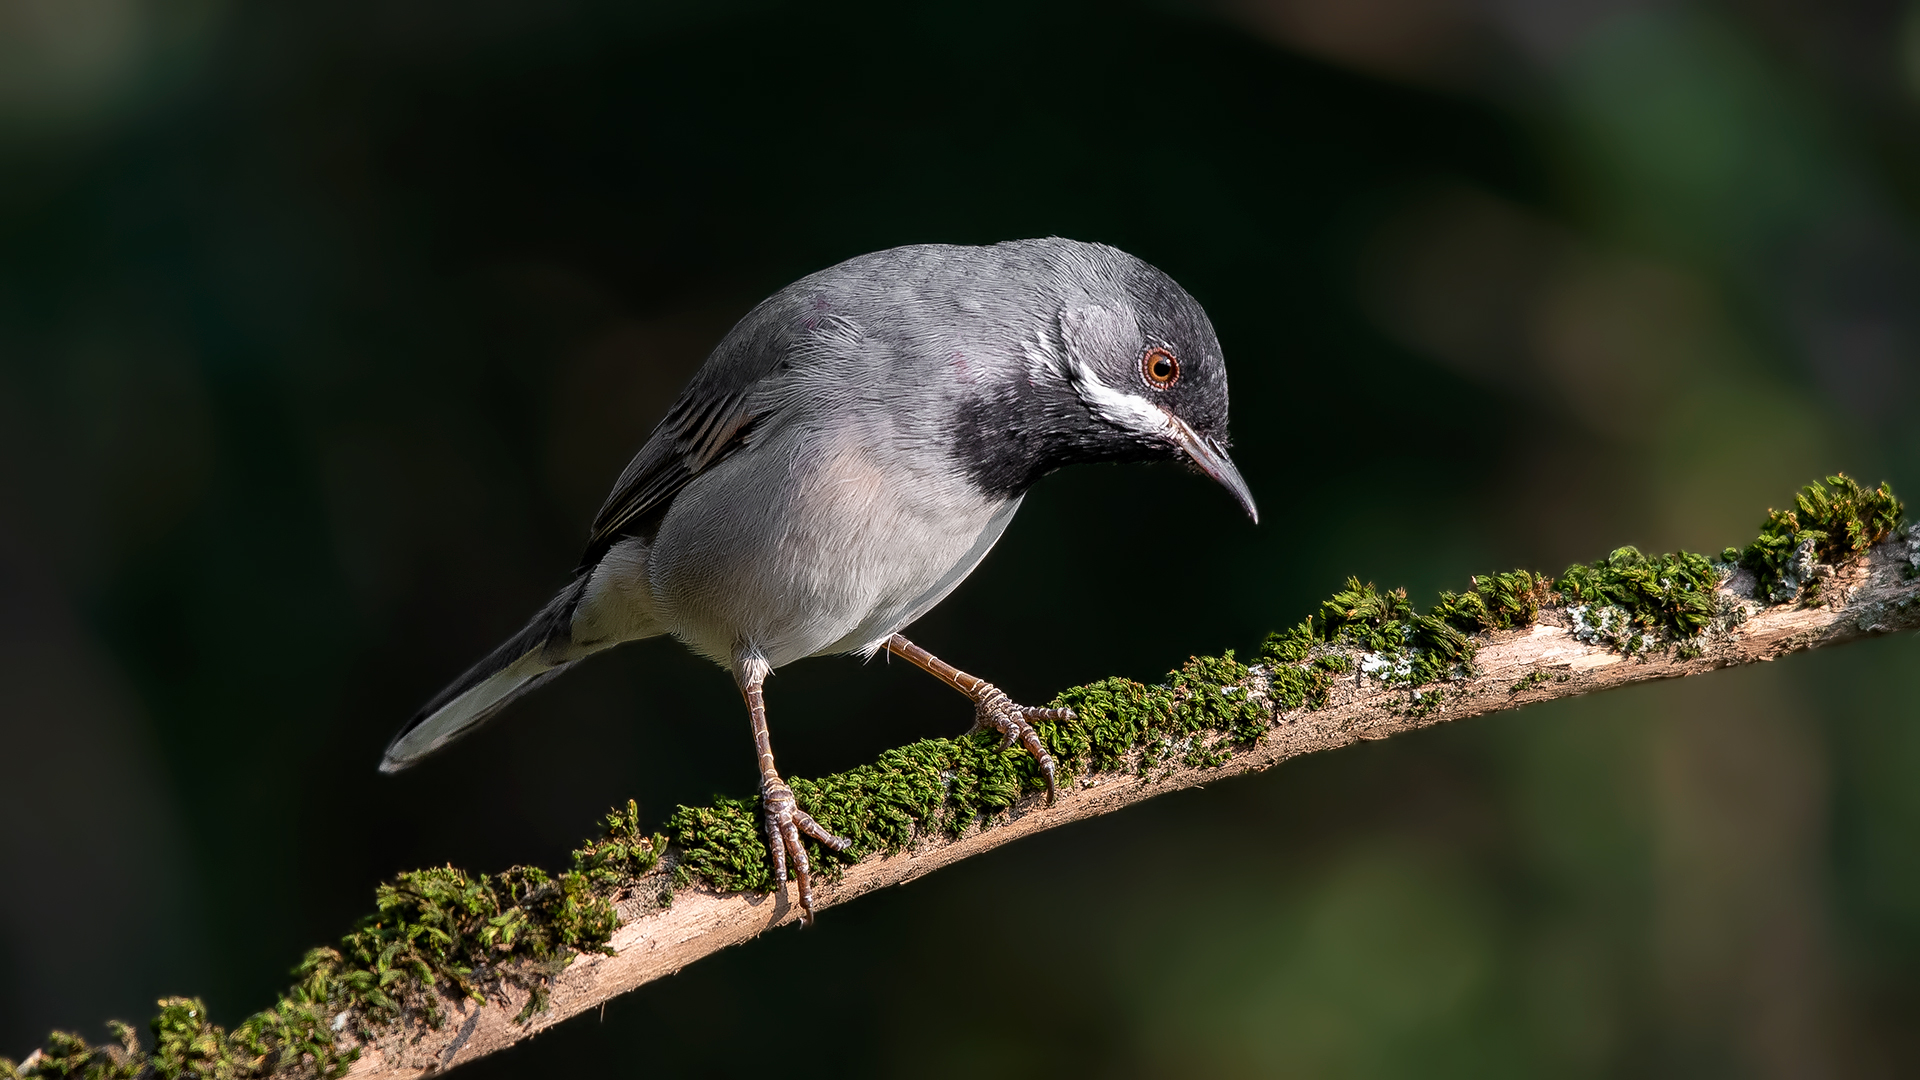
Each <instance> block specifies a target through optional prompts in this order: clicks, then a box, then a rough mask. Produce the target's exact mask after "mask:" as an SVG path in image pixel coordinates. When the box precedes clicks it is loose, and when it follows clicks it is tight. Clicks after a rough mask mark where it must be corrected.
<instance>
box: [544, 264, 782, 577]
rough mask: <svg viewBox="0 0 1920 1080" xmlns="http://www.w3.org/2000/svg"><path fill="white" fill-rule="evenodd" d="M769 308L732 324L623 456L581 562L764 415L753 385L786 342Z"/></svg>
mask: <svg viewBox="0 0 1920 1080" xmlns="http://www.w3.org/2000/svg"><path fill="white" fill-rule="evenodd" d="M772 309H773V304H772V302H768V303H763V304H761V305H760V307H758V308H756V309H755V310H754V311H753V312H752V313H750V314H749V315H748V316H747V317H746V318H745V319H742V320H741V321H740V324H739V325H738V326H736V327H734V329H733V331H732V332H731V333H729V334H728V335H727V337H726V339H725V340H723V341H722V342H721V343H720V346H719V348H717V349H715V350H714V354H713V356H712V357H711V358H709V359H708V361H707V363H706V364H705V365H703V366H702V367H701V369H700V371H699V372H698V373H696V374H695V375H694V377H693V381H692V382H690V383H688V384H687V388H686V389H685V390H683V391H681V393H680V398H679V400H677V401H675V402H674V403H673V408H671V409H669V410H667V415H666V418H665V419H664V420H661V421H660V426H659V427H656V428H654V429H653V435H652V436H651V437H649V438H648V439H647V444H646V445H645V446H643V447H641V448H640V452H639V453H638V454H636V455H634V458H633V461H631V462H630V463H628V465H627V468H626V471H625V472H622V473H621V474H620V480H619V482H618V483H616V484H615V485H614V486H613V494H611V495H609V496H607V501H606V504H605V505H604V506H602V507H601V508H600V512H599V513H598V514H596V515H595V516H594V519H593V532H592V534H591V535H590V536H588V538H587V550H586V553H585V554H583V555H582V556H581V557H580V569H581V570H586V569H588V568H590V567H592V566H593V565H594V564H596V563H598V562H599V561H600V559H601V557H602V556H604V555H605V554H606V553H607V549H608V548H610V547H612V546H613V545H614V544H615V543H617V542H618V541H619V540H620V539H621V538H622V537H626V536H633V535H636V534H642V533H645V532H646V531H647V530H648V528H650V527H651V526H653V525H655V524H657V523H658V521H659V519H660V516H661V515H662V514H664V513H665V512H666V509H667V506H668V504H669V503H671V502H672V501H673V497H674V495H675V494H677V493H678V492H679V491H680V489H681V488H683V487H686V486H687V484H688V483H689V482H690V481H692V480H693V478H694V477H696V476H699V475H700V474H701V473H703V472H705V471H706V470H708V469H710V468H712V467H713V466H714V465H716V464H718V463H719V462H721V461H723V460H725V459H726V457H727V455H729V454H731V453H733V452H734V451H735V450H737V449H739V448H740V446H741V444H743V443H744V442H745V441H746V439H747V436H748V434H750V433H751V432H752V431H753V429H754V428H755V427H756V426H757V425H758V424H759V423H760V422H761V421H763V420H764V419H765V418H766V415H765V406H764V404H759V403H756V401H755V397H756V395H755V391H756V390H758V389H759V387H760V383H761V380H763V379H764V378H766V376H767V375H769V374H771V373H772V372H773V371H775V370H777V369H778V368H780V367H781V366H782V363H783V361H784V359H785V357H786V355H787V351H788V346H789V344H790V342H791V338H790V336H789V334H788V333H787V332H785V330H784V328H783V327H782V326H781V324H780V320H779V319H777V318H776V317H775V311H774V310H772Z"/></svg>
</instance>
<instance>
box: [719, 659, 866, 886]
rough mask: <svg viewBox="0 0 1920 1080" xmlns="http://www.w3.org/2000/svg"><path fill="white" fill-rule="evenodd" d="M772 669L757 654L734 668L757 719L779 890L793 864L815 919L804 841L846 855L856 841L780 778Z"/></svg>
mask: <svg viewBox="0 0 1920 1080" xmlns="http://www.w3.org/2000/svg"><path fill="white" fill-rule="evenodd" d="M771 670H772V669H771V668H770V667H768V666H767V662H766V661H765V660H763V659H761V658H760V657H757V656H749V657H745V658H743V659H741V660H739V661H736V662H735V664H734V678H735V679H736V680H738V681H739V683H740V693H741V694H742V695H743V696H744V697H745V698H746V699H747V712H748V713H749V714H750V715H751V716H752V718H753V746H754V749H756V750H758V751H759V752H760V806H761V809H762V810H763V811H764V812H765V814H766V818H765V821H764V824H765V826H766V830H767V847H769V848H771V849H772V850H773V880H774V882H775V885H774V888H775V889H776V890H778V891H780V892H785V891H786V888H787V860H788V859H789V858H791V859H792V860H793V876H794V877H795V878H797V879H798V880H799V882H800V920H801V921H802V922H806V923H811V922H812V921H813V873H812V871H813V868H812V867H810V866H808V865H807V849H806V847H805V845H803V844H802V843H801V840H800V834H802V833H805V834H806V835H808V836H811V837H813V838H814V839H815V840H818V841H820V842H821V843H822V844H825V845H826V846H827V847H830V848H832V849H833V850H835V851H845V850H847V848H849V847H851V846H853V841H851V840H848V839H845V838H843V837H839V836H835V835H833V834H832V833H830V832H828V831H827V830H826V829H824V828H822V827H821V826H820V823H819V822H817V821H815V820H813V816H812V815H811V814H808V813H807V812H806V811H805V810H802V809H800V807H799V806H798V805H797V804H795V802H794V801H793V789H792V788H790V787H788V786H787V782H786V781H785V780H782V779H780V773H779V772H778V771H776V770H775V769H774V767H773V740H772V739H771V738H770V737H769V736H768V735H767V700H766V697H765V695H764V694H763V693H762V692H761V687H762V686H763V685H764V684H765V683H766V681H767V674H768V672H769V671H771Z"/></svg>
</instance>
